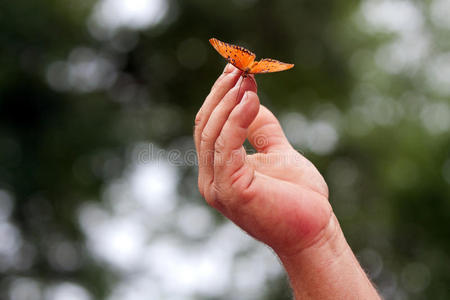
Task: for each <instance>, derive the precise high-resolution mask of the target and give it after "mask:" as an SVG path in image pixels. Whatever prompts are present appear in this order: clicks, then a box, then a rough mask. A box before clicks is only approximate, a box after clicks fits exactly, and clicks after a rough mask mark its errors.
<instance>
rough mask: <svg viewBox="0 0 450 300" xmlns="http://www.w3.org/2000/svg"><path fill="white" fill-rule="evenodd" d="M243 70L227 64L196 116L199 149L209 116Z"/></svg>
mask: <svg viewBox="0 0 450 300" xmlns="http://www.w3.org/2000/svg"><path fill="white" fill-rule="evenodd" d="M241 73H242V72H241V71H240V70H239V69H238V68H236V67H234V66H233V65H231V64H227V65H226V66H225V69H224V71H223V73H222V74H221V75H220V76H219V78H218V79H217V80H216V82H215V83H214V85H213V87H212V88H211V91H210V93H209V95H208V96H207V97H206V99H205V102H204V103H203V105H202V107H201V108H200V110H199V112H198V113H197V116H196V117H195V127H194V141H195V147H196V148H197V150H198V149H199V146H200V137H201V132H202V131H203V128H204V127H205V125H206V123H207V122H208V119H209V116H210V115H211V112H212V111H213V110H214V108H215V107H216V106H217V104H218V103H219V102H220V100H222V98H223V97H224V96H225V95H226V93H227V92H228V91H229V90H230V89H231V88H232V87H233V86H234V85H235V84H236V82H237V81H238V79H239V77H240V74H241Z"/></svg>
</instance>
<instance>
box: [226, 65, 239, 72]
mask: <svg viewBox="0 0 450 300" xmlns="http://www.w3.org/2000/svg"><path fill="white" fill-rule="evenodd" d="M236 70H239V69H238V68H236V67H235V66H233V65H232V64H227V65H226V66H225V68H224V69H223V73H224V74H227V73H233V72H237V71H236Z"/></svg>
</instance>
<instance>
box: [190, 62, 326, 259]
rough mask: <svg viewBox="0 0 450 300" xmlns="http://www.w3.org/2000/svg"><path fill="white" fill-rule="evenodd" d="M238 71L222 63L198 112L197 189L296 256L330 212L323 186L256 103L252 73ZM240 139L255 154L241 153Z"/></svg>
mask: <svg viewBox="0 0 450 300" xmlns="http://www.w3.org/2000/svg"><path fill="white" fill-rule="evenodd" d="M241 74H242V72H241V71H239V70H238V69H236V68H235V67H233V66H232V65H230V64H229V65H227V66H226V67H225V70H224V73H223V74H222V75H220V77H219V78H218V79H217V81H216V82H215V84H214V86H213V87H212V89H211V92H210V94H209V95H208V96H207V98H206V100H205V102H204V103H203V106H202V107H201V109H200V111H199V112H198V114H197V117H196V119H195V132H194V138H195V145H196V148H197V152H198V161H199V178H198V185H199V190H200V193H201V194H202V195H203V197H204V198H205V199H206V201H207V202H208V203H209V204H210V205H211V206H213V207H215V208H216V209H218V210H219V211H220V212H221V213H222V214H223V215H225V216H226V217H227V218H229V219H230V220H232V221H233V222H234V223H236V224H237V225H238V226H240V227H241V228H242V229H244V230H245V231H246V232H248V233H249V234H250V235H252V236H253V237H255V238H256V239H258V240H260V241H262V242H264V243H266V244H267V245H269V246H270V247H272V248H273V249H274V250H275V251H276V252H277V253H278V254H279V255H287V256H289V255H294V254H295V253H297V252H299V251H301V250H302V249H305V248H307V247H311V246H312V245H313V244H315V243H317V242H318V241H320V239H321V238H322V237H323V236H324V231H325V229H326V228H327V227H328V225H329V223H330V222H331V220H332V219H333V218H332V215H333V214H332V210H331V206H330V204H329V202H328V188H327V185H326V183H325V181H324V179H323V177H322V176H321V175H320V173H319V172H318V171H317V169H316V168H315V167H314V166H313V164H312V163H311V162H309V161H308V160H307V159H306V158H305V157H303V156H302V155H301V154H299V153H298V152H297V151H296V150H295V149H294V148H293V147H292V146H291V145H290V143H289V142H288V140H287V139H286V137H285V135H284V133H283V130H282V128H281V126H280V124H279V122H278V120H277V119H276V118H275V116H274V115H273V114H272V113H271V112H270V111H269V110H268V109H267V108H266V107H264V106H262V105H260V103H259V99H258V96H257V94H256V89H257V86H256V82H255V79H254V77H253V76H252V75H248V76H247V77H245V78H243V77H242V76H241ZM238 93H239V95H238ZM245 139H248V140H249V142H250V143H251V144H252V146H253V147H254V148H255V150H257V153H255V154H250V155H249V154H247V153H246V151H245V149H244V147H243V143H244V141H245Z"/></svg>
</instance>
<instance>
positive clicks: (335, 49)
mask: <svg viewBox="0 0 450 300" xmlns="http://www.w3.org/2000/svg"><path fill="white" fill-rule="evenodd" d="M388 2H390V1H384V2H383V3H388ZM394 2H395V1H394ZM394 2H393V3H394ZM437 2H438V1H434V2H432V3H428V2H427V3H416V2H413V1H405V2H404V3H407V4H408V5H409V6H408V7H409V9H411V7H412V9H413V10H414V9H415V10H416V11H417V12H418V13H419V15H420V16H421V20H422V22H421V23H420V25H417V26H418V27H417V28H416V29H414V28H415V27H414V26H415V25H414V20H413V19H407V20H409V21H410V22H411V24H410V27H411V28H412V29H406V33H405V32H404V31H402V30H403V29H402V30H392V29H389V28H387V29H386V27H383V26H379V25H377V24H376V23H374V24H375V25H374V24H372V23H371V22H370V18H369V17H366V19H365V18H364V12H365V13H367V11H369V12H368V13H369V14H370V12H373V10H375V9H377V8H376V7H375V6H368V7H369V8H367V9H366V10H364V7H366V6H364V5H366V4H367V3H373V2H372V1H366V2H363V3H360V1H345V2H336V1H328V0H323V1H313V0H304V1H288V0H282V1H268V0H260V1H257V0H254V1H253V0H246V1H227V2H224V1H218V2H216V1H206V0H191V1H175V0H172V1H167V2H165V3H167V4H168V11H167V13H166V15H165V17H164V18H163V19H162V21H161V22H159V23H157V24H155V25H153V26H148V27H147V28H145V29H133V28H119V29H117V30H116V31H111V32H108V31H105V32H103V38H98V37H97V38H95V37H93V36H92V34H90V33H91V32H92V27H89V26H92V15H91V11H92V9H93V7H94V5H95V3H91V2H89V1H81V2H74V3H66V2H64V3H63V2H59V1H47V2H46V3H38V2H35V1H10V2H8V3H7V4H6V2H5V3H3V4H0V7H1V8H0V28H1V29H0V30H1V33H0V64H1V66H2V67H1V71H0V190H5V191H8V194H9V195H11V197H12V198H13V199H14V200H13V203H14V209H13V213H12V215H11V216H10V217H9V219H8V220H1V219H0V222H3V221H4V222H10V224H13V225H14V226H16V227H17V230H18V231H19V232H20V236H21V241H22V245H21V246H18V248H17V251H16V256H15V257H16V259H23V257H28V258H29V261H30V262H29V264H28V265H27V264H26V263H23V264H20V263H15V264H14V263H10V262H8V263H7V262H5V259H4V258H1V257H0V273H2V275H4V276H2V278H3V279H2V280H1V281H0V284H1V285H2V286H3V287H5V288H2V289H1V292H0V295H1V296H0V298H8V297H9V296H10V295H11V294H10V290H11V289H12V288H11V286H13V283H14V282H15V280H16V279H17V278H34V279H36V280H37V281H38V282H39V284H41V286H42V287H43V288H44V287H45V286H47V285H51V284H53V283H55V282H59V281H61V280H63V281H71V282H76V283H78V284H81V285H82V286H84V287H85V288H86V289H87V290H88V291H89V292H90V293H91V294H92V298H93V299H106V298H107V296H108V295H109V293H110V291H111V289H112V288H113V287H114V285H115V284H117V283H118V282H120V281H121V280H122V279H123V277H124V275H123V273H120V272H117V270H115V269H114V268H111V267H110V266H108V264H105V262H104V261H102V260H101V259H98V257H96V256H95V255H93V254H92V252H91V251H89V249H88V246H86V245H87V243H86V234H85V232H84V231H83V230H82V229H81V228H80V221H79V219H80V215H79V214H80V207H83V205H85V204H86V203H97V204H99V205H105V206H108V204H105V201H104V198H105V196H104V194H105V189H106V187H107V186H108V185H109V184H111V182H115V181H117V180H120V179H121V178H123V176H124V174H127V172H128V171H129V169H130V165H131V164H132V163H131V161H132V160H133V159H134V158H135V157H132V156H133V150H132V149H133V147H134V146H135V145H136V144H137V143H142V142H143V141H144V142H145V141H151V142H152V143H154V144H156V145H159V146H160V147H162V148H163V149H166V150H170V149H181V150H182V152H183V153H186V152H188V151H190V150H192V141H191V139H190V136H191V131H192V125H193V119H194V116H195V114H196V112H197V110H198V109H199V107H200V105H201V103H202V101H203V99H204V97H205V96H206V95H207V93H208V91H209V89H210V86H211V85H212V83H213V82H214V80H215V78H216V77H217V76H218V75H219V73H220V71H221V69H222V68H223V67H224V65H225V62H224V61H223V59H222V58H220V56H219V55H217V53H216V52H215V51H214V50H213V49H212V48H211V47H210V46H209V44H208V39H209V38H210V37H217V38H219V39H221V40H223V41H227V42H231V43H235V44H239V45H242V46H245V47H247V48H249V49H250V50H252V51H254V52H255V53H256V54H257V57H258V58H263V57H272V58H276V59H280V60H282V61H286V62H292V63H294V64H295V65H296V66H295V68H294V69H293V70H290V71H287V72H283V73H279V74H267V75H261V76H257V81H258V89H259V95H260V97H261V101H262V103H263V104H264V105H266V106H268V107H269V108H270V109H272V110H273V111H274V113H275V114H276V115H277V116H279V117H280V120H281V122H282V125H283V126H285V128H286V130H287V135H288V137H289V138H290V139H291V140H292V141H293V144H294V145H295V147H296V148H297V149H298V150H299V151H301V152H302V153H304V155H305V156H306V157H307V158H309V159H310V160H311V161H312V162H313V163H314V164H315V165H317V166H318V168H319V170H320V171H321V172H322V173H323V174H324V176H325V178H326V180H327V182H328V183H329V188H330V195H331V196H330V198H331V199H330V201H331V202H332V205H333V207H334V210H335V213H336V214H337V217H338V219H339V220H340V222H341V224H342V227H343V230H344V233H345V234H346V237H347V239H348V241H349V243H350V245H351V246H352V248H353V250H354V251H355V253H356V254H357V255H358V257H359V258H360V260H361V263H362V264H363V266H364V267H365V268H366V269H367V271H368V272H369V274H370V275H371V276H372V278H373V280H374V282H375V284H376V285H377V286H378V287H379V289H380V290H381V291H382V293H383V295H384V296H385V297H386V299H406V298H408V299H448V298H449V297H450V290H449V289H448V286H449V285H450V277H449V276H450V275H449V272H448V268H449V266H450V257H449V255H448V253H450V241H449V238H448V237H449V236H450V229H449V228H450V227H449V226H448V221H449V220H450V204H449V203H450V202H449V200H450V199H449V195H450V152H449V149H450V108H449V105H450V101H449V99H450V98H449V97H450V92H449V90H448V88H446V87H445V83H446V82H448V80H447V81H445V78H444V79H442V78H441V77H439V76H438V77H436V76H435V77H433V76H434V75H433V74H435V73H436V72H438V74H439V70H440V68H437V71H436V70H435V69H436V68H435V69H432V67H433V66H434V65H436V64H437V65H438V66H441V67H442V69H444V68H447V69H446V70H449V68H450V66H449V64H450V60H449V59H447V60H445V53H447V54H446V55H447V56H448V53H449V52H448V51H449V50H450V44H448V41H449V32H450V31H449V28H446V27H445V25H442V24H441V23H439V22H438V21H436V20H434V19H433V15H432V14H431V15H430V13H429V11H430V10H432V5H435V3H437ZM396 3H398V1H397V2H396ZM391 9H392V8H391ZM393 13H395V11H394V12H393ZM409 17H411V16H409ZM88 28H90V29H88ZM407 28H409V27H407ZM408 38H409V39H411V40H412V42H410V43H409V44H402V41H403V39H408ZM423 39H426V41H427V42H426V43H425V44H426V46H425V48H426V50H425V51H423V52H421V54H420V55H417V56H414V53H412V52H413V50H415V49H419V48H420V47H421V46H420V45H421V44H420V43H421V41H422V40H423ZM390 45H391V46H392V45H394V46H392V47H397V48H398V49H400V50H398V51H397V52H399V53H400V55H398V53H397V52H395V51H393V50H392V49H393V48H392V47H391V48H389V46H390ZM417 51H419V50H417ZM394 52H395V53H397V54H395V53H394ZM392 53H394V54H392ZM411 53H412V54H411ZM411 55H412V58H411V59H410V60H408V57H411ZM438 58H442V59H441V60H439V59H438ZM77 59H78V60H77ZM83 59H85V60H86V59H91V60H92V61H94V60H96V61H97V62H98V61H101V62H102V63H103V65H102V66H103V67H104V69H101V68H100V70H104V71H99V73H98V74H100V75H98V74H97V77H95V76H94V75H92V76H91V77H88V79H89V80H88V81H83V79H82V78H81V79H79V78H78V79H77V78H75V79H73V78H72V79H70V78H69V79H67V78H64V74H66V75H67V72H69V71H68V70H69V69H68V68H69V67H70V64H73V65H75V64H76V63H77V62H78V63H79V62H80V60H81V62H83ZM402 59H403V60H404V61H403V62H402ZM442 62H446V63H447V64H448V65H446V66H445V65H440V64H441V63H442ZM64 70H65V71H64ZM64 72H66V73H64ZM433 72H435V73H433ZM442 76H443V75H442ZM70 80H72V81H70ZM96 80H97V81H98V82H100V83H95V82H96ZM439 80H441V81H442V82H443V83H442V82H441V83H439V82H440V81H439ZM299 120H301V121H299ZM324 128H325V129H324ZM330 128H331V129H330ZM313 130H317V131H315V133H316V135H317V136H314V134H313V133H314V132H313ZM323 130H325V131H323ZM308 132H310V135H309V136H308ZM311 132H312V134H311ZM178 172H179V174H178V176H179V180H178V185H177V187H176V188H177V190H178V194H179V198H180V199H181V200H180V201H179V204H178V205H179V206H182V205H181V204H180V203H194V204H202V202H201V199H200V195H199V194H198V192H197V190H196V179H195V176H196V173H195V167H193V166H189V165H183V166H182V167H179V168H178ZM5 197H6V196H5ZM5 203H6V202H5ZM107 203H108V202H107ZM0 204H1V202H0ZM202 205H203V204H202ZM0 207H1V206H0ZM1 208H2V209H4V207H1ZM211 213H212V212H211ZM174 218H175V213H174ZM214 218H215V224H216V225H217V226H218V224H222V222H224V220H223V219H221V217H220V216H218V215H217V214H214ZM167 226H168V227H167V228H165V229H164V230H167V231H170V230H173V231H174V232H175V233H174V234H177V233H176V230H174V229H173V228H172V227H171V226H173V225H167ZM161 230H162V229H161ZM195 242H196V241H194V240H191V239H189V238H186V239H185V243H186V244H187V245H190V244H195ZM61 243H63V244H64V243H67V244H68V245H70V249H72V250H73V251H74V253H76V255H75V256H76V263H74V266H66V265H64V264H62V267H61V265H60V264H58V261H57V260H56V262H55V259H53V258H52V257H53V256H54V251H53V250H52V249H55V247H56V246H55V245H60V244H61ZM0 248H1V247H0ZM72 250H71V251H72ZM52 251H53V252H52ZM0 254H1V253H0ZM278 282H281V283H278ZM267 285H268V286H267V287H266V289H267V299H289V297H290V296H289V293H288V292H287V291H286V286H287V285H286V282H285V279H284V277H282V278H278V277H277V278H275V279H272V280H270V282H268V283H267ZM280 286H282V288H279V287H280ZM230 293H231V292H226V293H225V295H224V296H223V298H220V297H215V298H211V299H227V295H232V294H230ZM199 297H200V296H199ZM33 299H34V298H33ZM36 299H39V298H38V297H36Z"/></svg>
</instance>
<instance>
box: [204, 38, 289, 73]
mask: <svg viewBox="0 0 450 300" xmlns="http://www.w3.org/2000/svg"><path fill="white" fill-rule="evenodd" d="M209 42H210V43H211V45H212V46H213V47H214V49H216V51H217V52H219V54H220V55H222V56H223V57H224V58H225V59H226V60H227V61H228V62H229V63H230V64H232V65H233V66H235V67H236V68H238V69H240V70H241V71H243V72H244V77H245V76H246V75H247V74H259V73H271V72H280V71H284V70H288V69H290V68H292V67H294V65H293V64H287V63H284V62H281V61H278V60H275V59H271V58H264V59H261V60H260V61H255V58H256V55H255V54H254V53H252V52H251V51H249V50H247V49H245V48H244V47H240V46H236V45H231V44H228V43H224V42H221V41H219V40H218V39H216V38H212V39H209Z"/></svg>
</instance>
